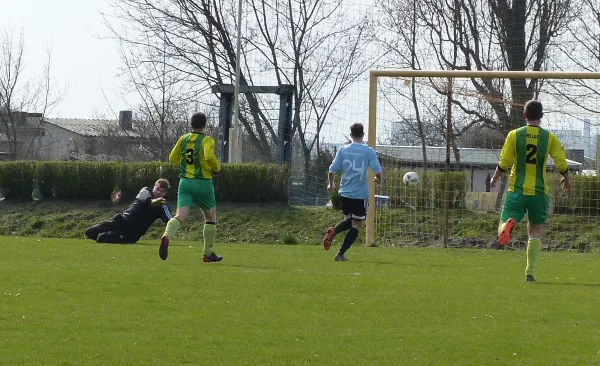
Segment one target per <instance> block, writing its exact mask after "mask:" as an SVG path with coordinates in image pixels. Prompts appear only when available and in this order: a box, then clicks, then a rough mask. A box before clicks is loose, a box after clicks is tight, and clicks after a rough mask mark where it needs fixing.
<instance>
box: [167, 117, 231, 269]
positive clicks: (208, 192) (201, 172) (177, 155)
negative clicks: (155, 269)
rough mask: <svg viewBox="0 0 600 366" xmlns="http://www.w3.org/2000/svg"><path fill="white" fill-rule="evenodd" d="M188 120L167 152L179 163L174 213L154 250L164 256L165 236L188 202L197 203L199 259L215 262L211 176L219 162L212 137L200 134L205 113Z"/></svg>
mask: <svg viewBox="0 0 600 366" xmlns="http://www.w3.org/2000/svg"><path fill="white" fill-rule="evenodd" d="M191 124H192V132H190V133H187V134H185V135H183V136H181V137H180V138H179V140H177V143H176V144H175V147H173V150H172V151H171V154H169V162H171V164H178V165H179V178H180V180H179V188H178V190H177V213H176V214H175V216H174V217H173V218H172V219H170V220H169V222H168V223H167V228H166V229H165V233H164V235H163V236H162V237H161V239H160V248H159V251H158V253H159V255H160V258H161V259H162V260H165V259H167V255H168V247H169V238H171V237H173V235H174V234H175V232H177V229H179V226H180V225H181V223H182V222H184V221H185V220H186V219H187V217H188V215H189V213H190V209H191V208H192V206H194V204H197V205H198V206H200V208H201V209H202V212H203V213H204V230H203V232H202V233H203V236H204V258H203V261H204V262H205V263H209V262H219V261H221V259H223V258H222V257H220V256H218V255H216V254H215V253H214V252H213V251H212V247H213V245H214V242H215V236H216V233H217V227H216V222H217V212H216V206H217V204H216V202H215V189H214V186H213V182H212V177H213V175H216V174H219V172H220V171H221V165H220V164H219V161H218V160H217V157H216V156H215V140H213V138H212V137H210V136H207V135H205V134H204V129H205V128H206V116H205V115H204V114H203V113H200V112H198V113H194V114H193V115H192V120H191Z"/></svg>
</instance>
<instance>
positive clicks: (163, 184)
mask: <svg viewBox="0 0 600 366" xmlns="http://www.w3.org/2000/svg"><path fill="white" fill-rule="evenodd" d="M155 184H158V186H159V187H160V188H162V189H164V190H165V192H166V191H168V190H169V188H171V185H170V184H169V181H168V180H167V179H165V178H160V179H159V180H157V181H156V183H155Z"/></svg>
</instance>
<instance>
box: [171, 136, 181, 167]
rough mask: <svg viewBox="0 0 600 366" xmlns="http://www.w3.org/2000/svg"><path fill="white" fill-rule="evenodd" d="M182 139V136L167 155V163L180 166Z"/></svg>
mask: <svg viewBox="0 0 600 366" xmlns="http://www.w3.org/2000/svg"><path fill="white" fill-rule="evenodd" d="M182 138H183V136H181V137H180V138H179V139H178V140H177V143H176V144H175V146H173V150H171V153H170V154H169V162H170V163H171V164H180V163H181V139H182Z"/></svg>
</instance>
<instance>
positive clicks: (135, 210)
mask: <svg viewBox="0 0 600 366" xmlns="http://www.w3.org/2000/svg"><path fill="white" fill-rule="evenodd" d="M168 190H169V181H168V180H166V179H164V178H161V179H159V180H157V181H156V183H155V184H154V187H153V188H150V187H144V188H142V189H141V190H140V192H139V193H138V195H137V196H136V197H135V200H134V201H133V203H132V204H131V205H129V207H127V209H126V210H125V211H123V213H120V214H117V215H115V216H113V217H111V218H110V219H108V220H106V221H104V222H101V223H99V224H97V225H94V226H92V227H90V228H88V229H87V230H86V231H85V236H87V237H88V238H90V239H92V240H95V241H96V242H97V243H111V244H135V243H136V242H137V241H138V240H140V238H141V237H142V236H143V235H144V234H145V233H146V231H148V229H149V228H150V226H151V225H152V224H153V223H154V221H156V220H157V219H161V220H162V221H163V222H164V223H167V222H168V221H169V219H170V218H171V217H172V214H171V210H170V209H169V206H167V205H166V203H165V202H166V201H165V199H164V197H165V196H166V194H167V191H168Z"/></svg>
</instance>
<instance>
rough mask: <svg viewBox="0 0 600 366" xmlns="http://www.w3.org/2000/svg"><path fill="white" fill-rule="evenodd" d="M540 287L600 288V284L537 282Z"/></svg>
mask: <svg viewBox="0 0 600 366" xmlns="http://www.w3.org/2000/svg"><path fill="white" fill-rule="evenodd" d="M536 284H538V285H561V286H583V287H600V283H578V282H549V281H537V282H536Z"/></svg>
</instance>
